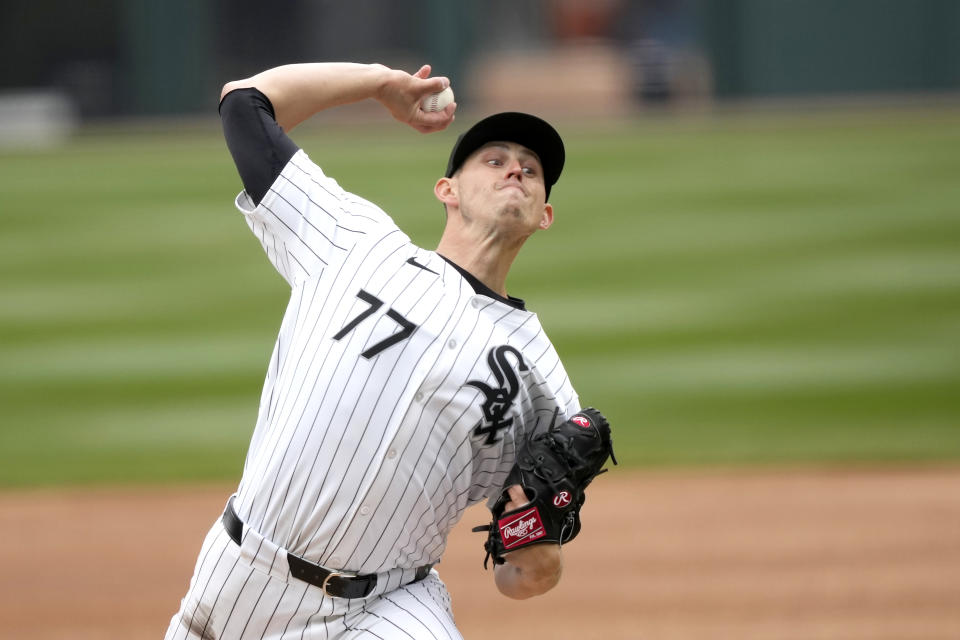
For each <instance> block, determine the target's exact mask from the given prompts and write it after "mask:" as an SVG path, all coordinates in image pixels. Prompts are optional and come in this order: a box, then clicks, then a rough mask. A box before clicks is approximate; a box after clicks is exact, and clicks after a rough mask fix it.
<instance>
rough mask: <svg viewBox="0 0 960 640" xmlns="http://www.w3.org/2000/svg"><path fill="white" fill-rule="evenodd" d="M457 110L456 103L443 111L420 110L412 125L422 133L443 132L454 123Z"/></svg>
mask: <svg viewBox="0 0 960 640" xmlns="http://www.w3.org/2000/svg"><path fill="white" fill-rule="evenodd" d="M455 110H456V103H451V104H449V105H447V106H446V107H444V108H443V110H442V111H423V110H419V111H418V113H417V115H416V118H415V119H414V121H413V122H411V123H410V124H411V126H413V128H414V129H416V130H417V131H419V132H420V133H433V132H435V131H443V130H444V129H446V128H447V127H449V126H450V124H451V123H452V122H453V120H454V115H453V114H454V111H455Z"/></svg>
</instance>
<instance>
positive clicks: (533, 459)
mask: <svg viewBox="0 0 960 640" xmlns="http://www.w3.org/2000/svg"><path fill="white" fill-rule="evenodd" d="M554 416H556V414H554ZM555 421H556V417H554V422H555ZM607 456H609V457H610V458H611V459H612V460H613V464H617V459H616V457H615V456H614V455H613V441H612V440H611V438H610V425H609V423H607V419H606V418H604V417H603V414H601V413H600V412H599V411H597V410H596V409H594V408H592V407H588V408H586V409H583V410H582V411H580V412H579V413H576V414H574V415H573V416H572V417H571V418H570V419H569V420H567V421H566V422H564V423H562V424H551V425H550V426H549V427H548V428H546V429H544V430H540V431H536V430H535V431H534V432H533V433H532V434H531V435H530V436H529V437H528V438H527V440H526V441H525V442H523V443H521V444H520V446H519V448H518V450H517V462H516V464H514V466H513V469H511V470H510V473H509V474H508V475H507V480H506V483H505V484H504V490H503V492H502V493H501V494H500V498H499V499H498V500H497V502H496V503H495V504H494V506H493V508H492V509H491V512H492V513H493V522H491V523H490V524H488V525H483V526H480V527H474V528H473V530H474V531H487V532H488V536H487V541H486V543H485V544H484V549H486V551H487V556H486V558H484V560H483V566H484V567H486V566H487V561H488V560H489V559H490V558H491V557H492V558H493V561H494V563H495V564H503V563H504V558H503V554H504V553H506V552H508V551H513V550H515V549H520V548H523V547H526V546H528V545H531V544H539V543H541V542H553V543H555V544H563V543H566V542H569V541H571V540H573V539H574V538H575V537H576V536H577V534H578V533H580V507H581V506H583V501H584V500H585V499H586V496H585V495H584V489H586V488H587V485H589V484H590V482H591V481H592V480H593V479H594V478H595V477H596V476H597V475H599V474H600V473H602V472H603V471H601V468H602V467H603V465H604V464H606V462H607ZM604 471H605V470H604ZM515 484H518V485H520V486H522V487H523V490H524V492H525V493H526V494H527V499H528V500H530V503H529V504H526V505H524V506H522V507H520V508H519V509H514V510H512V511H508V512H506V513H504V508H505V507H506V504H507V502H509V501H510V498H509V496H508V494H507V489H506V488H507V487H510V486H512V485H515Z"/></svg>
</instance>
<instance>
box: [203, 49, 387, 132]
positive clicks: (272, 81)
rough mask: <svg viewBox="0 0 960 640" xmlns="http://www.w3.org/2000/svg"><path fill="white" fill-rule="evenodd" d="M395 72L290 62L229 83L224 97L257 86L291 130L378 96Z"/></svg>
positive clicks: (341, 64) (340, 64) (373, 66)
mask: <svg viewBox="0 0 960 640" xmlns="http://www.w3.org/2000/svg"><path fill="white" fill-rule="evenodd" d="M392 73H395V72H393V71H392V70H390V69H388V68H387V67H385V66H383V65H379V64H355V63H351V62H315V63H304V64H290V65H284V66H281V67H275V68H273V69H269V70H267V71H264V72H262V73H258V74H257V75H255V76H251V77H250V78H246V79H244V80H234V81H233V82H228V83H227V84H226V85H224V87H223V92H222V94H221V98H222V97H223V96H224V95H226V94H227V93H229V92H230V91H233V90H234V89H241V88H244V87H256V88H257V89H259V90H260V91H262V92H263V93H264V94H265V95H266V96H267V97H268V98H269V99H270V102H271V103H272V104H273V109H274V112H275V114H276V118H277V122H278V123H279V124H280V126H281V127H283V129H284V130H285V131H290V130H291V129H293V128H294V127H295V126H297V125H298V124H300V123H301V122H303V121H304V120H307V119H308V118H310V117H311V116H313V115H314V114H316V113H319V112H320V111H323V110H324V109H329V108H331V107H335V106H338V105H342V104H349V103H353V102H360V101H361V100H365V99H367V98H375V97H377V95H378V94H379V93H380V91H381V90H382V89H383V86H384V84H385V83H386V82H387V80H388V79H389V77H390V74H392Z"/></svg>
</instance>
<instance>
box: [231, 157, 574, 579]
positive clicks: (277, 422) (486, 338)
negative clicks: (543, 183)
mask: <svg viewBox="0 0 960 640" xmlns="http://www.w3.org/2000/svg"><path fill="white" fill-rule="evenodd" d="M237 207H238V208H239V209H240V210H241V211H242V212H243V213H244V214H245V216H246V219H247V222H248V224H249V226H250V228H251V229H252V231H253V233H254V234H255V236H256V237H257V238H258V239H259V240H260V242H261V244H262V245H263V247H264V249H265V250H266V253H267V256H268V257H269V259H270V261H271V262H272V263H273V265H274V266H275V267H276V269H277V271H279V272H280V274H281V275H282V276H283V277H284V278H285V279H286V280H287V282H288V283H289V284H290V286H291V288H292V293H291V298H290V302H289V306H288V307H287V311H286V314H285V316H284V319H283V323H282V326H281V328H280V333H279V336H278V339H277V343H276V346H275V347H274V351H273V355H272V357H271V360H270V364H269V368H268V371H267V376H266V380H265V383H264V388H263V394H262V396H261V401H260V410H259V415H258V420H257V425H256V429H255V431H254V435H253V438H252V441H251V445H250V450H249V452H248V454H247V459H246V462H245V465H244V471H243V478H242V480H241V482H240V487H239V490H238V495H237V499H236V505H235V506H236V508H237V512H238V514H239V515H240V517H241V519H243V521H244V522H246V523H247V524H248V525H249V526H250V527H252V528H253V529H255V530H257V531H258V532H260V534H261V535H263V536H264V537H266V538H267V539H269V540H271V541H272V542H274V543H275V544H277V545H279V546H280V547H284V548H286V549H287V550H288V551H290V552H292V553H294V554H296V555H299V556H301V557H303V558H306V559H307V560H310V561H312V562H316V563H318V564H321V565H323V566H326V567H329V568H332V569H345V570H350V571H357V572H360V573H374V572H381V571H386V570H389V569H392V568H412V567H417V566H420V565H424V564H427V563H435V562H437V561H438V560H439V559H440V556H441V554H442V553H443V550H444V547H445V544H446V537H447V533H448V532H449V531H450V529H451V528H452V527H453V525H454V524H455V523H456V522H457V521H458V520H459V519H460V516H461V515H462V513H463V511H464V509H465V508H466V507H467V506H469V505H470V504H473V503H475V502H478V501H480V500H483V499H485V498H488V497H490V496H491V495H497V494H498V493H499V491H500V490H501V488H502V485H503V483H504V481H505V478H506V474H507V472H508V471H509V469H510V467H511V466H512V464H513V461H514V450H515V443H516V441H517V439H518V437H521V436H522V434H523V433H524V432H525V431H527V430H529V429H531V428H532V427H533V426H534V425H535V424H536V422H537V421H538V420H550V419H551V418H552V417H553V416H554V412H555V409H557V408H559V412H560V417H561V418H566V417H569V416H570V415H572V414H573V413H575V412H576V411H577V410H579V409H580V405H579V399H578V397H577V395H576V393H575V392H574V390H573V387H572V386H571V384H570V381H569V379H568V377H567V374H566V372H565V370H564V368H563V365H562V364H561V362H560V360H559V357H558V356H557V354H556V351H555V350H554V348H553V345H552V344H551V343H550V341H549V339H548V338H547V336H546V334H545V333H544V331H543V329H542V327H541V326H540V322H539V320H538V319H537V316H536V315H535V314H534V313H531V312H529V311H525V310H522V309H517V308H515V307H513V306H511V305H508V304H506V303H504V302H502V301H500V300H497V299H494V298H492V297H489V296H486V295H480V294H477V293H476V292H475V291H474V289H473V287H472V286H471V285H470V283H469V282H468V281H467V280H466V279H465V278H464V277H463V276H462V275H461V274H460V272H459V271H458V270H457V269H456V268H454V267H453V266H452V265H451V264H450V263H448V262H447V261H446V260H444V259H443V258H442V257H440V256H439V255H437V254H436V253H434V252H431V251H427V250H424V249H420V248H418V247H416V246H415V245H413V244H412V243H411V241H410V239H409V238H408V237H407V236H406V235H405V234H403V233H402V232H401V231H400V229H399V228H398V227H397V226H396V225H395V224H394V222H393V221H392V220H391V219H390V217H389V216H387V214H386V213H384V212H383V211H382V210H381V209H379V208H378V207H376V206H375V205H373V204H371V203H370V202H367V201H365V200H363V199H362V198H359V197H357V196H355V195H353V194H351V193H348V192H346V191H344V190H343V189H341V188H340V186H339V185H338V184H337V183H336V182H335V181H334V180H332V179H331V178H329V177H327V176H325V175H324V174H323V172H322V171H321V169H320V168H319V167H318V166H317V165H315V164H314V163H313V162H311V161H310V159H309V158H308V156H307V155H306V154H305V153H304V152H303V151H302V150H301V151H298V152H297V154H296V155H295V156H294V157H293V158H292V160H291V161H290V162H289V163H288V164H287V166H286V167H285V168H284V170H283V172H282V173H281V175H280V177H279V178H278V179H277V180H276V182H275V183H274V184H273V187H272V188H271V190H270V191H269V192H268V193H267V195H266V196H265V197H264V198H263V200H262V202H261V203H260V204H259V206H254V205H253V202H251V201H250V199H249V198H248V197H247V196H246V194H245V193H241V194H240V195H239V196H238V197H237Z"/></svg>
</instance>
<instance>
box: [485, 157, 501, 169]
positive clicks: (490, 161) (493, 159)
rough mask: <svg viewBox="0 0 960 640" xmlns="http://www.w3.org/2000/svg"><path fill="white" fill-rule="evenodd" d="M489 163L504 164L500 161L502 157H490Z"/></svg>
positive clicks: (491, 164) (496, 165)
mask: <svg viewBox="0 0 960 640" xmlns="http://www.w3.org/2000/svg"><path fill="white" fill-rule="evenodd" d="M487 164H489V165H490V166H491V167H499V166H501V165H502V164H503V162H501V161H500V158H490V159H489V160H487Z"/></svg>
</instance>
